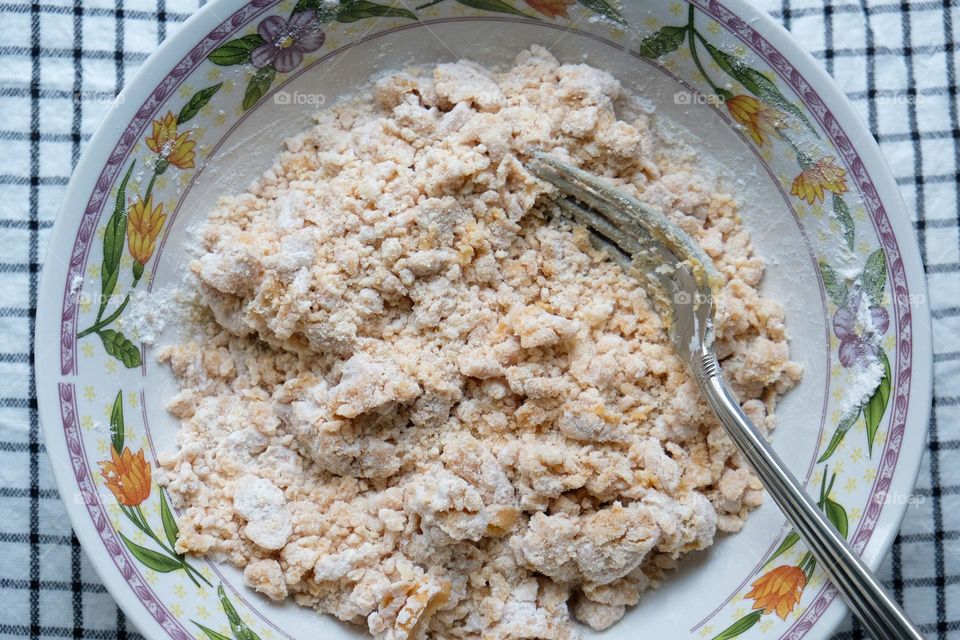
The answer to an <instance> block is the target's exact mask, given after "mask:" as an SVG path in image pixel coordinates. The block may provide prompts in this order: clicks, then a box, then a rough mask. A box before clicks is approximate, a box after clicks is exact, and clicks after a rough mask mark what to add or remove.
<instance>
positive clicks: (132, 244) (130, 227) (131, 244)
mask: <svg viewBox="0 0 960 640" xmlns="http://www.w3.org/2000/svg"><path fill="white" fill-rule="evenodd" d="M166 219H167V216H166V214H165V213H163V203H161V204H158V205H157V207H156V208H153V196H147V199H146V200H143V199H142V198H137V199H136V200H135V201H133V202H132V203H131V204H130V213H129V215H128V218H127V247H128V248H129V249H130V255H131V256H132V257H133V259H134V260H135V261H136V263H137V264H138V265H140V270H141V272H142V269H143V266H144V265H145V264H147V261H148V260H150V256H152V255H153V250H154V249H155V248H156V246H157V235H159V234H160V229H161V227H163V223H164V221H165V220H166Z"/></svg>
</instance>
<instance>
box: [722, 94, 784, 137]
mask: <svg viewBox="0 0 960 640" xmlns="http://www.w3.org/2000/svg"><path fill="white" fill-rule="evenodd" d="M726 105H727V111H729V112H730V115H731V116H733V119H734V120H736V121H737V123H739V124H740V125H741V126H743V127H744V128H746V130H747V131H749V132H750V137H751V138H753V141H754V142H755V143H756V144H757V146H758V147H762V146H763V145H764V143H766V142H769V141H770V136H771V135H777V131H778V127H779V126H780V124H781V122H782V117H781V115H780V112H779V111H777V110H776V109H774V108H772V107H769V106H767V105H765V104H764V103H762V102H760V101H759V100H757V99H756V98H754V97H753V96H745V95H739V96H734V97H732V98H730V99H729V100H727V101H726Z"/></svg>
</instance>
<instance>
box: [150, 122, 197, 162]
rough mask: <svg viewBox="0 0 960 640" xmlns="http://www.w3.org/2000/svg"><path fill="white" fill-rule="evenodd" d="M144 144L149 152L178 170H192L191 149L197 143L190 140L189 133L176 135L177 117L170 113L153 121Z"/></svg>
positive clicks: (192, 151) (192, 157)
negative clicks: (151, 129) (151, 128)
mask: <svg viewBox="0 0 960 640" xmlns="http://www.w3.org/2000/svg"><path fill="white" fill-rule="evenodd" d="M145 142H146V143H147V146H148V147H149V148H150V150H151V151H153V152H154V153H156V154H158V155H159V156H160V157H161V158H163V159H164V160H166V161H167V162H169V163H170V164H172V165H173V166H175V167H177V168H178V169H191V168H193V159H194V157H195V156H196V153H195V152H194V150H193V148H194V147H195V146H196V144H197V143H196V142H194V141H193V140H191V139H190V132H189V131H185V132H183V133H181V134H179V135H178V134H177V117H176V116H175V115H173V112H172V111H168V112H167V115H165V116H163V117H162V118H160V119H159V120H154V121H153V131H152V132H151V134H150V135H149V136H147V138H146V140H145Z"/></svg>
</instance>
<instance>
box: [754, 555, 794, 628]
mask: <svg viewBox="0 0 960 640" xmlns="http://www.w3.org/2000/svg"><path fill="white" fill-rule="evenodd" d="M806 584H807V575H806V574H805V573H804V572H803V570H802V569H801V568H800V567H792V566H788V565H784V566H780V567H777V568H775V569H772V570H770V571H768V572H767V573H765V574H763V575H762V576H760V578H759V579H757V581H756V582H754V583H753V584H752V585H751V586H752V587H753V589H751V590H750V592H749V593H747V595H746V596H744V597H745V598H748V599H750V600H753V601H754V604H753V608H754V609H762V610H763V612H764V613H776V614H777V615H778V616H780V618H781V619H783V620H786V619H787V614H789V613H790V612H791V611H793V608H794V607H795V606H797V603H798V602H800V595H801V594H802V593H803V588H804V587H805V586H806Z"/></svg>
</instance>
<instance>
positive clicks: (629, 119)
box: [157, 47, 800, 640]
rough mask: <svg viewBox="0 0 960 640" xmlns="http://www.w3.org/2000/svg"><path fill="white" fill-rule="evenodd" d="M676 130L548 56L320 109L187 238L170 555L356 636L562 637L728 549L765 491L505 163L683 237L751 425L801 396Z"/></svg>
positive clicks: (462, 71) (165, 477)
mask: <svg viewBox="0 0 960 640" xmlns="http://www.w3.org/2000/svg"><path fill="white" fill-rule="evenodd" d="M618 110H619V112H620V113H621V116H622V117H620V118H618V116H617V112H618ZM627 113H629V114H630V115H629V116H626V115H623V114H627ZM668 131H669V128H666V127H661V126H660V123H659V121H658V120H657V118H656V116H655V114H652V113H650V112H649V111H648V110H645V109H643V108H642V103H641V101H638V100H636V99H634V98H632V97H631V96H627V95H625V94H624V92H623V90H622V89H621V87H620V84H619V83H618V82H617V81H616V80H615V79H614V78H613V77H611V76H610V75H609V74H607V73H605V72H603V71H601V70H598V69H594V68H591V67H588V66H586V65H561V64H559V63H558V62H557V61H556V60H555V59H554V58H553V57H552V56H551V55H550V54H549V53H548V52H547V51H546V50H544V49H542V48H540V47H534V48H532V49H531V50H529V51H525V52H523V53H521V54H520V55H519V56H518V58H517V62H516V65H515V66H514V68H512V69H510V70H508V71H506V72H502V73H495V72H491V71H489V70H487V69H485V68H483V67H481V66H479V65H476V64H473V63H469V62H461V63H456V64H443V65H439V66H437V67H436V68H434V69H411V70H406V71H403V72H399V73H394V74H390V75H388V76H385V77H382V78H380V79H378V80H377V81H376V82H375V83H374V85H373V87H372V97H371V96H364V97H362V98H360V99H357V100H354V101H352V102H349V103H345V104H342V105H339V106H336V107H333V108H331V109H328V110H326V111H324V112H322V113H320V114H318V116H317V124H316V126H314V127H313V128H311V129H310V130H308V131H306V132H304V133H302V134H301V135H299V136H296V137H294V138H292V139H291V140H288V141H287V143H286V148H285V150H284V151H283V152H282V153H281V154H280V155H279V156H278V158H277V161H276V162H275V164H274V166H273V167H272V168H271V169H270V170H269V171H267V172H266V173H265V174H264V175H263V177H262V178H261V179H260V180H258V181H257V182H256V183H255V184H254V185H252V186H251V188H250V190H249V192H247V193H244V194H240V195H236V196H227V197H224V198H223V199H221V201H220V203H219V204H218V206H217V207H216V209H215V210H214V211H213V212H212V213H211V215H210V217H209V219H208V220H207V221H206V222H205V223H204V224H202V225H201V226H200V227H199V228H198V229H197V231H196V238H197V244H198V253H197V257H196V260H194V261H193V262H192V263H191V265H190V273H191V276H190V278H192V279H191V280H190V281H189V282H188V284H186V285H185V286H186V287H187V288H188V289H189V290H190V291H193V292H195V295H196V296H197V298H198V299H199V301H200V307H201V313H199V314H198V315H197V316H196V318H195V321H194V323H193V328H192V329H191V330H189V331H188V332H185V333H183V334H181V335H180V336H178V339H177V340H176V341H175V343H174V344H173V345H172V346H169V347H165V348H163V349H160V350H159V354H158V355H159V358H160V360H161V361H163V362H166V363H168V364H169V366H170V367H171V369H172V371H173V373H174V375H175V376H176V377H177V379H178V380H179V382H180V385H181V389H182V390H181V392H180V393H179V394H178V395H177V396H176V397H175V398H174V399H172V400H171V402H170V404H169V408H170V410H171V412H173V413H174V415H176V416H177V417H178V418H179V419H180V420H181V422H182V425H181V428H180V430H179V432H178V436H177V444H178V450H177V451H176V452H174V453H166V454H164V455H162V456H161V459H160V463H161V468H160V470H158V473H157V476H158V479H159V481H160V482H161V483H162V484H163V485H165V486H166V488H167V491H168V492H169V495H170V498H171V500H173V501H174V502H175V504H176V505H177V506H178V507H179V508H180V509H181V510H182V516H181V518H180V521H179V526H180V537H179V540H178V542H177V550H178V551H180V552H184V553H194V554H207V555H211V556H213V557H219V558H223V559H224V560H225V561H227V562H230V563H232V564H234V565H237V566H240V567H243V568H244V576H245V579H246V580H247V584H248V585H250V586H251V587H252V588H255V589H257V590H258V591H261V592H262V593H264V594H266V595H267V596H269V597H271V598H274V599H283V598H285V597H293V598H294V599H295V600H296V601H297V602H298V603H300V604H302V605H305V606H310V607H314V608H315V609H317V610H318V611H321V612H324V613H329V614H332V615H334V616H336V617H338V618H339V619H341V620H344V621H348V622H352V623H355V624H358V625H361V626H363V627H365V628H366V629H367V630H368V631H369V632H370V634H372V635H373V636H374V637H376V638H382V639H385V640H386V639H391V640H400V639H405V638H444V639H447V638H471V639H472V638H481V637H483V638H492V639H504V640H506V639H508V638H529V637H537V638H558V639H572V638H575V637H576V636H577V635H578V634H577V630H576V626H575V624H574V619H577V620H580V621H583V622H586V623H587V624H590V625H591V626H594V627H595V628H598V629H601V628H606V627H608V626H610V625H612V624H614V623H615V622H616V621H617V620H619V619H620V618H621V617H622V616H623V615H624V614H625V612H626V610H627V608H628V607H631V606H634V605H636V604H637V603H638V602H639V601H640V598H641V595H642V593H643V592H644V591H646V590H648V589H651V588H654V587H656V586H657V585H658V584H659V583H660V582H661V581H662V580H666V579H669V572H670V569H671V568H672V567H674V566H676V564H677V563H678V562H679V561H680V559H681V557H682V556H683V555H684V554H686V553H689V552H691V551H694V550H698V549H704V548H707V547H709V546H710V545H711V544H712V543H713V541H714V538H715V536H716V534H717V532H718V531H719V532H735V531H738V530H739V529H740V528H741V527H742V526H743V523H744V521H745V519H746V518H747V516H748V514H749V512H750V511H751V510H752V509H754V508H756V507H757V506H758V505H759V504H760V500H761V488H760V484H759V482H758V481H757V479H756V478H755V477H754V476H753V475H752V473H751V472H750V471H749V469H747V468H746V467H745V466H744V462H743V458H742V456H741V455H740V454H739V453H738V451H737V450H736V448H735V447H734V445H733V444H732V443H731V442H730V441H729V439H728V438H727V437H726V435H725V434H724V431H723V427H722V426H721V425H720V424H719V423H718V422H717V420H716V418H715V417H714V415H713V413H712V411H711V410H710V408H709V407H708V406H707V404H706V403H705V401H704V400H703V398H702V397H701V395H700V393H699V391H698V389H697V387H696V383H695V382H694V381H693V380H692V379H691V377H690V375H689V372H688V370H687V367H686V365H685V364H684V363H683V362H682V361H681V360H680V359H679V358H678V357H677V355H676V354H675V352H674V349H673V347H672V345H671V343H670V340H669V338H668V336H667V334H666V332H665V329H664V326H663V324H662V322H661V320H660V317H659V315H658V314H657V313H656V312H655V311H654V310H653V309H652V308H651V304H650V301H649V299H648V297H647V294H646V292H645V290H644V289H643V288H642V286H641V285H640V284H639V283H638V282H637V280H636V279H634V278H633V277H631V276H630V275H628V274H627V273H625V272H624V271H623V270H622V269H621V268H620V266H618V264H617V263H616V262H614V261H613V260H612V259H611V258H610V256H609V255H607V254H606V253H604V252H603V251H598V250H597V249H595V248H594V247H593V246H592V244H591V242H590V238H589V235H588V234H587V233H586V232H585V230H583V229H582V228H578V227H573V226H571V225H570V224H569V223H568V222H566V221H565V220H563V219H561V218H558V217H556V216H554V215H552V213H551V212H549V211H548V210H547V209H546V208H545V204H544V203H545V202H546V201H547V198H545V197H544V196H548V195H550V193H551V192H552V187H550V186H549V185H547V184H545V183H543V182H541V181H539V180H538V179H536V178H535V177H534V176H533V175H532V174H530V172H528V171H527V170H526V168H525V167H524V163H523V160H524V158H525V155H524V154H525V153H526V152H527V151H528V150H529V149H530V148H542V149H545V150H546V151H548V152H550V153H553V154H555V155H556V156H557V157H559V158H562V159H564V160H565V161H567V162H571V163H573V164H575V165H577V166H579V167H581V168H583V169H585V170H587V171H590V172H592V173H595V174H598V175H603V176H605V177H607V179H609V180H611V181H613V182H614V183H615V184H616V185H617V186H618V187H619V188H620V189H622V190H624V191H625V192H627V193H628V194H630V195H632V196H634V197H637V198H639V199H640V200H642V201H644V202H647V203H649V204H651V205H654V206H657V207H659V208H661V209H662V210H663V211H664V212H665V213H666V215H668V216H669V217H670V218H671V219H672V220H673V221H674V222H675V223H676V224H678V225H679V226H680V227H681V228H682V229H684V230H685V231H686V232H687V233H689V234H690V235H691V236H692V237H693V238H694V239H695V240H696V241H697V242H698V243H700V245H701V246H703V247H704V250H705V251H706V252H707V254H708V255H709V256H710V257H711V258H712V259H713V261H714V264H715V266H716V268H717V270H718V272H719V273H720V274H721V277H722V280H723V285H722V287H721V288H720V292H719V295H718V299H717V309H718V311H717V338H716V350H717V354H718V357H719V358H720V359H721V361H722V364H723V369H724V372H725V374H726V375H727V377H728V378H729V382H730V385H731V386H732V387H733V389H734V391H735V392H736V393H737V395H738V396H739V397H740V398H741V399H742V401H743V407H744V411H746V412H747V413H748V415H750V417H751V419H753V420H754V421H755V422H756V423H757V424H758V425H759V426H761V428H764V429H770V428H772V427H773V424H774V409H775V406H776V403H777V400H778V398H779V396H780V395H781V394H783V393H785V392H786V391H787V390H789V389H790V388H791V387H792V386H793V385H794V384H795V383H796V382H797V380H798V379H799V377H800V368H799V367H798V366H797V365H796V364H795V363H793V362H791V361H790V358H789V351H788V342H787V334H786V330H785V328H784V326H783V311H782V309H781V308H780V306H779V305H778V304H777V303H776V302H774V301H771V300H767V299H764V298H762V297H761V296H760V295H759V293H758V291H757V287H758V285H759V283H760V279H761V277H762V273H763V261H762V260H761V259H760V258H759V257H758V256H756V255H754V253H753V249H752V246H751V244H750V239H749V236H748V235H747V233H746V232H745V231H744V229H743V228H742V227H741V223H740V217H739V213H738V210H737V205H736V202H735V201H734V199H733V198H732V197H731V196H730V195H727V194H725V193H723V192H721V191H718V190H717V189H716V181H715V180H713V179H711V178H709V177H708V176H707V175H705V174H704V173H703V172H701V171H700V169H699V165H698V164H697V163H696V160H695V157H696V156H695V154H687V153H679V152H678V151H677V148H676V146H675V145H673V143H672V142H671V141H670V140H669V139H668V136H669V134H668Z"/></svg>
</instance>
